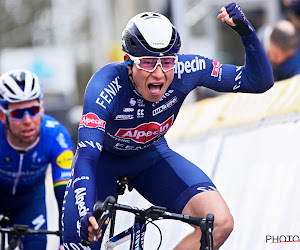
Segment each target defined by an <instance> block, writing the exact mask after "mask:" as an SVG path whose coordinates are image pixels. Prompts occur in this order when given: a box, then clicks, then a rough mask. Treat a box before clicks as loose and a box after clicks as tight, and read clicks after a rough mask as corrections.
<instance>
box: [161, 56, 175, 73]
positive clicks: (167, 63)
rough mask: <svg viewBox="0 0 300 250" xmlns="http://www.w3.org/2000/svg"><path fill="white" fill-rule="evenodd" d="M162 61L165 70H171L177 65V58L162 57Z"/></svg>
mask: <svg viewBox="0 0 300 250" xmlns="http://www.w3.org/2000/svg"><path fill="white" fill-rule="evenodd" d="M160 61H161V64H162V66H163V69H164V70H170V69H172V68H174V66H175V58H161V59H160Z"/></svg>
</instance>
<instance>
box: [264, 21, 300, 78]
mask: <svg viewBox="0 0 300 250" xmlns="http://www.w3.org/2000/svg"><path fill="white" fill-rule="evenodd" d="M268 34H269V35H266V37H265V39H266V40H265V48H266V52H267V55H268V57H269V60H270V62H271V64H272V67H273V73H274V80H275V81H279V80H283V79H287V78H290V77H293V76H295V75H297V74H300V49H299V44H300V38H299V33H298V32H297V29H296V27H295V26H294V25H293V23H292V22H290V21H288V20H280V21H278V22H277V23H276V24H275V25H274V26H273V27H272V28H271V30H270V31H269V32H268Z"/></svg>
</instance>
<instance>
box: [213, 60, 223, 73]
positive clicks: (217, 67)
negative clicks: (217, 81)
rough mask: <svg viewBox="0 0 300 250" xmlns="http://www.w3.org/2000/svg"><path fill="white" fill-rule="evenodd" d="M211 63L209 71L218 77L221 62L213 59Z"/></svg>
mask: <svg viewBox="0 0 300 250" xmlns="http://www.w3.org/2000/svg"><path fill="white" fill-rule="evenodd" d="M212 64H213V66H214V67H213V70H212V72H211V76H214V77H218V76H219V70H220V67H221V66H222V64H221V63H219V62H217V61H215V60H213V61H212Z"/></svg>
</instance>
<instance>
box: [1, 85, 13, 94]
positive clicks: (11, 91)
mask: <svg viewBox="0 0 300 250" xmlns="http://www.w3.org/2000/svg"><path fill="white" fill-rule="evenodd" d="M3 85H4V86H5V87H6V88H7V89H8V90H9V92H10V93H12V94H14V93H15V92H14V91H13V90H12V89H11V88H10V87H9V86H8V84H6V83H4V84H3Z"/></svg>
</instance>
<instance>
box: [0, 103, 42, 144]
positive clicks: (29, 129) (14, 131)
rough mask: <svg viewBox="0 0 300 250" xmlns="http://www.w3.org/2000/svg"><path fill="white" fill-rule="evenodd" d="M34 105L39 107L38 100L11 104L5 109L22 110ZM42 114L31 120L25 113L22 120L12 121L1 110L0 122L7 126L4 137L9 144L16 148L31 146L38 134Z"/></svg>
mask: <svg viewBox="0 0 300 250" xmlns="http://www.w3.org/2000/svg"><path fill="white" fill-rule="evenodd" d="M35 105H39V102H38V100H31V101H26V102H20V103H11V104H9V105H8V108H7V109H8V110H13V109H22V108H25V107H31V106H35ZM42 114H43V112H41V113H40V114H38V115H36V116H34V117H33V118H32V117H31V116H30V115H29V114H28V113H25V116H24V118H23V120H14V119H9V118H7V117H6V116H5V114H4V113H3V111H2V110H1V112H0V118H1V121H2V122H3V123H4V124H7V126H8V129H7V130H6V135H7V139H8V140H9V142H10V143H12V144H13V145H14V146H16V147H28V146H30V145H31V144H33V143H34V142H35V141H36V139H37V137H38V136H39V134H40V130H41V116H42Z"/></svg>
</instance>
